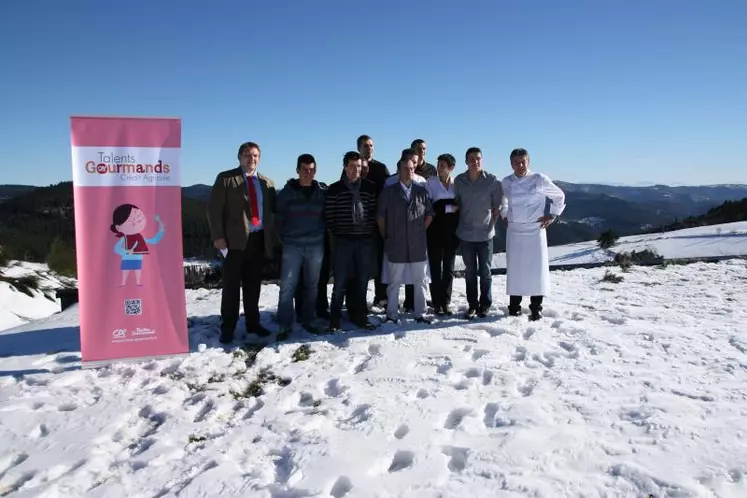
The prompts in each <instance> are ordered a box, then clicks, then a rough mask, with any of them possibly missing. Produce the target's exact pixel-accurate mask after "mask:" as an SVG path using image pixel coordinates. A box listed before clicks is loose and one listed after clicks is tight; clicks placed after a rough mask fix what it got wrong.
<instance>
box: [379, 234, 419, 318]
mask: <svg viewBox="0 0 747 498" xmlns="http://www.w3.org/2000/svg"><path fill="white" fill-rule="evenodd" d="M373 239H374V250H375V251H376V268H375V273H374V300H373V302H374V303H378V302H379V301H386V288H387V285H386V284H382V283H381V267H382V266H384V239H383V238H382V237H381V234H380V233H379V231H378V230H376V235H374V238H373ZM409 287H410V303H412V299H413V298H412V293H413V289H414V288H413V287H412V285H410V286H409ZM405 292H407V289H405ZM405 301H407V297H405ZM411 307H412V306H411Z"/></svg>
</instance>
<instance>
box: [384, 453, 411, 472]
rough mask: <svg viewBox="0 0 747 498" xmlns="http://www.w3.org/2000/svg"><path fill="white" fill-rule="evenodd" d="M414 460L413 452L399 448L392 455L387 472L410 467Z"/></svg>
mask: <svg viewBox="0 0 747 498" xmlns="http://www.w3.org/2000/svg"><path fill="white" fill-rule="evenodd" d="M414 462H415V452H414V451H408V450H399V451H397V452H396V453H395V454H394V456H393V457H392V463H391V464H390V465H389V469H387V471H388V472H389V473H392V472H399V471H402V470H405V469H409V468H410V467H412V465H413V463H414Z"/></svg>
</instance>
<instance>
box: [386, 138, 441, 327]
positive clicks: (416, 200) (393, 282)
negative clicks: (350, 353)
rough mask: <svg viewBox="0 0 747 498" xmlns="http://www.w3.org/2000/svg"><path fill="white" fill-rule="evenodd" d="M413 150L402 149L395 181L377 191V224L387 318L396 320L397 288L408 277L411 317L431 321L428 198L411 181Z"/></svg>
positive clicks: (413, 163) (397, 316)
mask: <svg viewBox="0 0 747 498" xmlns="http://www.w3.org/2000/svg"><path fill="white" fill-rule="evenodd" d="M415 164H416V153H415V151H414V150H412V149H405V150H404V151H402V157H401V159H400V160H399V162H398V163H397V170H398V172H399V181H398V182H397V183H395V184H394V185H390V186H388V187H385V188H384V190H382V191H381V195H380V196H379V203H378V216H377V219H376V221H377V223H378V226H379V232H380V233H381V236H382V238H383V239H384V255H385V260H384V264H385V267H386V270H387V277H388V282H389V285H388V286H387V294H388V295H387V310H386V315H387V320H390V321H393V322H398V321H399V289H400V286H402V285H403V284H405V282H407V280H408V278H407V277H408V276H409V278H411V279H412V281H413V283H414V296H413V297H414V299H413V307H414V311H415V320H416V321H418V322H422V323H431V320H430V319H429V318H427V317H426V316H425V313H426V297H425V294H426V289H427V281H426V272H427V270H428V252H427V246H428V239H427V235H426V233H427V229H428V225H430V223H431V220H432V219H433V208H432V206H431V198H430V195H429V194H428V191H427V190H426V189H425V187H423V186H421V185H418V184H416V183H415V182H414V181H413V175H414V174H415Z"/></svg>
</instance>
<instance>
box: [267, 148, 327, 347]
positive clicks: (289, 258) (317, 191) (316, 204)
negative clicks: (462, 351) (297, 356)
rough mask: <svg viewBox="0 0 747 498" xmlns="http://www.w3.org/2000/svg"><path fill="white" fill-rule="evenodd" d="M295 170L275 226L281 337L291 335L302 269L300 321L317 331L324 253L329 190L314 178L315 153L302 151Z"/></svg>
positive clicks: (281, 195)
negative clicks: (279, 254) (280, 251)
mask: <svg viewBox="0 0 747 498" xmlns="http://www.w3.org/2000/svg"><path fill="white" fill-rule="evenodd" d="M296 172H297V173H298V179H292V180H288V183H287V184H286V185H285V187H283V190H281V191H280V193H279V194H278V196H277V200H276V202H275V226H276V227H277V232H278V235H279V237H280V241H281V243H282V244H283V258H282V263H281V267H280V295H279V298H278V325H279V326H280V329H279V330H278V337H277V339H278V340H279V341H283V340H285V339H287V338H288V335H289V334H290V331H291V326H292V325H293V317H294V315H295V312H294V306H293V296H294V295H295V293H296V288H297V287H298V282H299V275H300V273H301V271H303V281H304V284H305V285H304V299H303V309H302V310H301V323H302V326H303V327H304V328H305V329H306V330H308V331H309V332H312V333H316V332H317V330H316V329H315V328H314V327H313V320H314V314H315V313H314V311H315V308H316V300H317V291H318V290H317V284H318V282H319V273H320V271H321V268H322V259H323V257H324V217H323V209H324V199H325V195H326V192H325V189H324V188H322V186H321V185H320V184H319V182H317V181H316V180H314V176H315V175H316V160H315V159H314V156H312V155H311V154H301V155H300V156H299V157H298V161H297V163H296Z"/></svg>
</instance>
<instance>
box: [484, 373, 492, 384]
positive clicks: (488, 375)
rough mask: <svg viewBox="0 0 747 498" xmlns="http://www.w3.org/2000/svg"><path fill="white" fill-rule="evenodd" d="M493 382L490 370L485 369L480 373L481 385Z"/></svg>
mask: <svg viewBox="0 0 747 498" xmlns="http://www.w3.org/2000/svg"><path fill="white" fill-rule="evenodd" d="M492 383H493V372H491V371H490V370H485V371H484V372H483V373H482V385H483V386H489V385H490V384H492Z"/></svg>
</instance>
